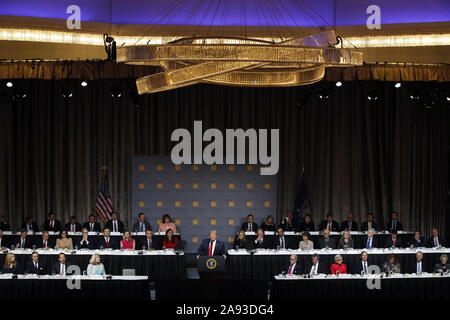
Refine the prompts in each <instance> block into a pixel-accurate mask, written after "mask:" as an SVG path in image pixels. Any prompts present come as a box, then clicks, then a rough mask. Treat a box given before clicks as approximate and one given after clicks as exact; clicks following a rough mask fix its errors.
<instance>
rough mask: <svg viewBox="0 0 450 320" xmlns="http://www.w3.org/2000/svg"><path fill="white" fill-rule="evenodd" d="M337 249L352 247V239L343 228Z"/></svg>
mask: <svg viewBox="0 0 450 320" xmlns="http://www.w3.org/2000/svg"><path fill="white" fill-rule="evenodd" d="M338 249H353V239H352V236H351V235H350V232H349V231H348V230H345V231H344V233H343V234H342V238H341V239H340V240H339V244H338Z"/></svg>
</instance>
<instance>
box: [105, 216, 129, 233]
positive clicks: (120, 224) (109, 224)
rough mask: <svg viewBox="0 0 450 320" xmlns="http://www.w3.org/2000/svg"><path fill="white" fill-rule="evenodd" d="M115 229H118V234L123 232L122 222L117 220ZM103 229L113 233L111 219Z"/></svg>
mask: <svg viewBox="0 0 450 320" xmlns="http://www.w3.org/2000/svg"><path fill="white" fill-rule="evenodd" d="M117 227H118V228H119V231H118V232H123V230H124V229H125V227H124V224H123V222H122V221H120V220H117ZM105 228H108V229H109V230H111V232H113V224H112V219H111V220H109V221H108V222H107V223H106V225H105Z"/></svg>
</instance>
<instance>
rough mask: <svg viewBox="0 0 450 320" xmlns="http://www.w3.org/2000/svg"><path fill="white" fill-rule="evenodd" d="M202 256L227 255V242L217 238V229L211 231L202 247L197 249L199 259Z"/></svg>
mask: <svg viewBox="0 0 450 320" xmlns="http://www.w3.org/2000/svg"><path fill="white" fill-rule="evenodd" d="M200 256H209V257H211V256H224V257H225V244H224V243H223V242H222V241H219V240H217V231H216V230H211V231H210V232H209V239H204V240H203V241H202V244H201V245H200V247H198V250H197V259H198V258H199V257H200Z"/></svg>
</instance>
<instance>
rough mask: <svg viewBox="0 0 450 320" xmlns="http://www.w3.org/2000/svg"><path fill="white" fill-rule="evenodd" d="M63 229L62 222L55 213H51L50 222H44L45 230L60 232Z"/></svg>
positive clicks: (49, 215)
mask: <svg viewBox="0 0 450 320" xmlns="http://www.w3.org/2000/svg"><path fill="white" fill-rule="evenodd" d="M61 229H62V226H61V222H60V221H59V220H56V215H55V213H54V212H52V211H50V213H49V214H48V220H45V222H44V230H47V231H53V232H60V231H61Z"/></svg>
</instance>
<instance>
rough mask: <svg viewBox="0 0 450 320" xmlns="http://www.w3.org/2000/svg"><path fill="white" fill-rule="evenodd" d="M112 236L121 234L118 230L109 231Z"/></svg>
mask: <svg viewBox="0 0 450 320" xmlns="http://www.w3.org/2000/svg"><path fill="white" fill-rule="evenodd" d="M111 235H112V236H121V235H122V234H121V233H120V232H111Z"/></svg>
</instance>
